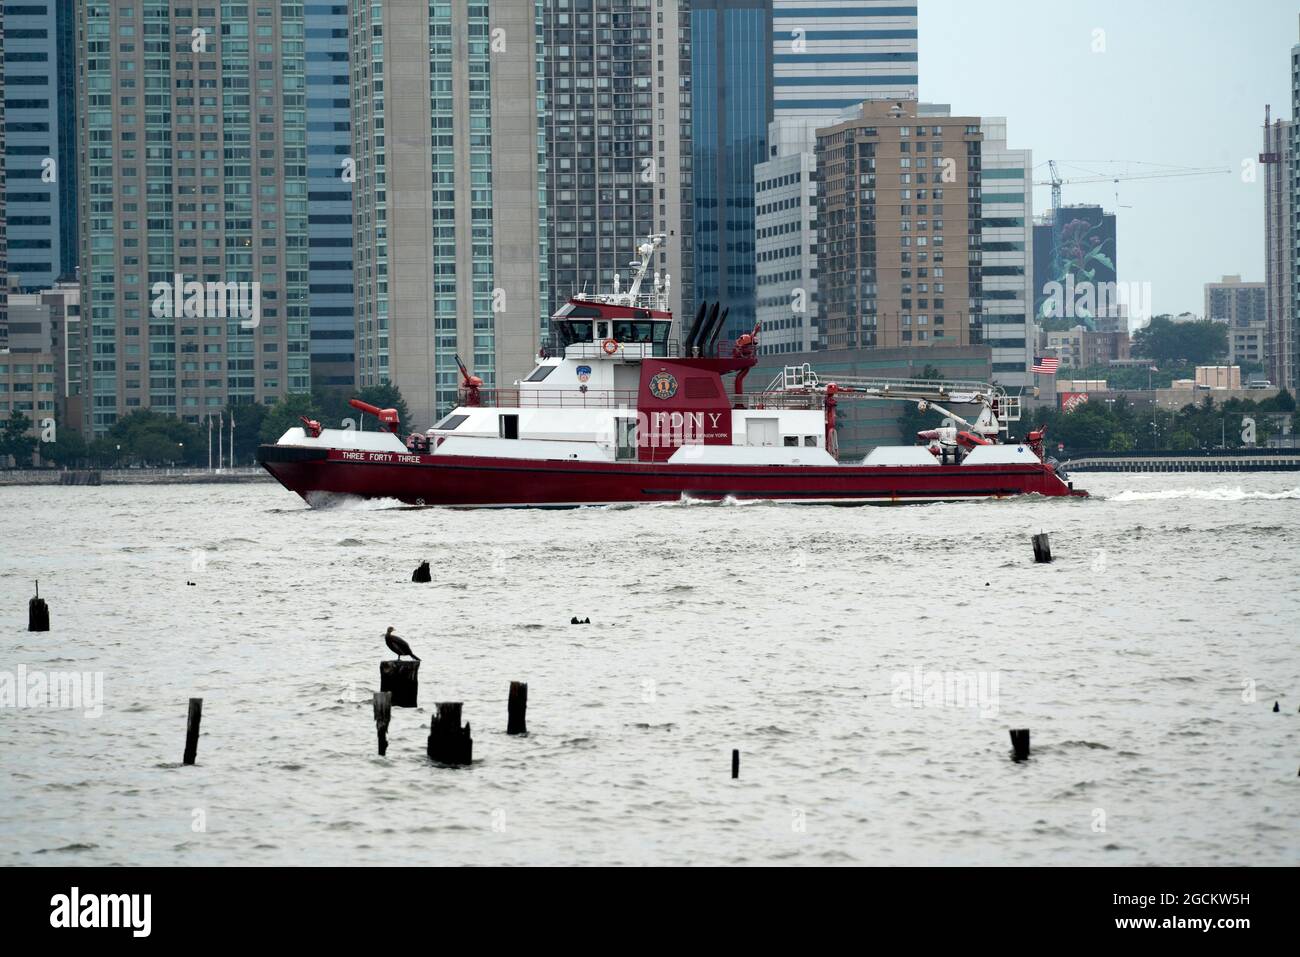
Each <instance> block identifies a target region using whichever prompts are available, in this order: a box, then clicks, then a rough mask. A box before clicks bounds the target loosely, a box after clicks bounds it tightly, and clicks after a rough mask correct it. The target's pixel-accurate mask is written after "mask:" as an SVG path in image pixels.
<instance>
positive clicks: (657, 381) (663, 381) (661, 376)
mask: <svg viewBox="0 0 1300 957" xmlns="http://www.w3.org/2000/svg"><path fill="white" fill-rule="evenodd" d="M650 394H651V395H652V396H654V397H655V398H656V399H671V398H672V397H673V396H675V395H676V394H677V379H676V377H674V376H673V374H672V373H671V372H660V373H657V374H656V375H654V376H652V377H651V379H650Z"/></svg>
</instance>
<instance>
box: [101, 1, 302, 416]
mask: <svg viewBox="0 0 1300 957" xmlns="http://www.w3.org/2000/svg"><path fill="white" fill-rule="evenodd" d="M77 18H78V19H77V36H78V57H77V69H78V91H79V100H78V125H79V130H78V133H79V135H78V150H79V157H78V159H79V165H80V185H81V189H80V191H79V194H80V195H79V202H80V217H79V218H80V235H81V263H82V269H81V280H82V300H81V301H82V319H83V327H84V328H85V329H86V330H87V335H88V338H87V346H86V355H85V361H86V362H87V363H88V364H89V369H88V374H87V375H86V376H85V377H84V380H83V386H84V388H85V391H86V399H87V401H86V413H85V415H86V424H87V426H88V427H89V434H90V435H99V434H102V433H103V432H104V431H106V430H107V429H109V428H110V427H111V426H112V425H113V424H114V423H115V422H116V421H117V419H118V418H119V417H120V416H122V415H125V414H127V413H130V412H131V411H133V410H135V409H140V408H149V409H153V410H154V411H155V412H161V413H165V414H174V415H177V416H180V417H181V418H183V419H184V420H186V421H188V422H191V423H194V424H198V423H200V422H201V421H203V419H204V418H206V417H207V416H209V415H211V414H215V413H218V412H220V411H221V410H222V409H223V408H224V407H225V406H226V405H228V404H241V403H249V402H273V401H275V400H276V399H278V398H279V397H281V396H283V395H285V394H286V393H289V392H306V391H308V390H309V389H310V387H311V378H310V367H309V363H310V360H309V357H308V342H309V339H308V334H309V329H308V325H309V319H308V302H307V275H308V246H307V238H308V231H307V206H308V198H307V143H306V118H305V98H306V83H305V75H304V57H303V53H304V50H303V41H304V37H303V7H302V4H300V3H293V2H280V3H271V2H269V0H267V2H252V3H241V4H224V5H216V4H213V5H211V6H202V5H195V4H194V3H193V2H192V0H135V2H131V3H127V2H122V0H78V4H77Z"/></svg>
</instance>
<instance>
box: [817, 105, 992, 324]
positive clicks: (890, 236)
mask: <svg viewBox="0 0 1300 957" xmlns="http://www.w3.org/2000/svg"><path fill="white" fill-rule="evenodd" d="M856 114H857V115H856V116H854V117H853V118H851V119H847V120H845V121H843V122H840V123H836V124H835V125H833V126H830V127H826V128H824V129H821V130H819V131H818V134H817V223H818V247H817V258H818V277H817V278H818V290H819V303H818V314H819V325H820V327H821V332H822V335H823V336H824V338H825V340H826V346H827V348H830V349H846V348H891V347H912V346H917V347H926V346H936V345H938V346H966V345H976V344H982V343H983V342H984V332H983V322H984V319H983V289H982V283H981V274H980V245H981V231H982V222H981V221H982V218H983V216H982V212H981V202H980V195H981V191H980V186H979V173H980V170H981V147H982V143H983V139H984V135H983V133H982V132H981V128H980V125H981V120H980V118H979V117H975V116H946V115H945V116H927V115H924V114H923V113H922V112H921V111H920V109H919V105H918V104H917V103H916V102H915V101H905V102H899V103H888V102H883V101H868V102H866V103H863V104H862V105H861V107H860V108H859V109H858V110H857V111H856Z"/></svg>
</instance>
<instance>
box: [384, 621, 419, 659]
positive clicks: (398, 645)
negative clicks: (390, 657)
mask: <svg viewBox="0 0 1300 957" xmlns="http://www.w3.org/2000/svg"><path fill="white" fill-rule="evenodd" d="M384 644H386V645H387V646H388V650H389V651H391V652H392V653H393V654H395V655H397V660H398V661H401V660H402V655H408V656H410V657H411V658H414V659H415V660H416V661H419V660H420V657H419V655H417V654H416V653H415V652H414V651H412V650H411V646H410V645H408V644H407V643H406V639H405V638H403V637H402V636H401V635H395V634H393V626H392V625H389V626H388V630H387V631H386V632H384Z"/></svg>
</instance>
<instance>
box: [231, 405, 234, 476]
mask: <svg viewBox="0 0 1300 957" xmlns="http://www.w3.org/2000/svg"><path fill="white" fill-rule="evenodd" d="M230 467H231V468H232V469H233V468H234V467H235V410H234V409H231V410H230Z"/></svg>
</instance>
